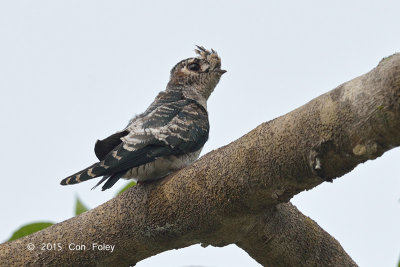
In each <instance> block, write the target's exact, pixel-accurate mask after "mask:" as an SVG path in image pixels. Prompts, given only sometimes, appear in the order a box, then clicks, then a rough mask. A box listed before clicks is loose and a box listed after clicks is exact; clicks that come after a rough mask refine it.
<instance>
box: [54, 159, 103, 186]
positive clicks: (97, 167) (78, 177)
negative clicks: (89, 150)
mask: <svg viewBox="0 0 400 267" xmlns="http://www.w3.org/2000/svg"><path fill="white" fill-rule="evenodd" d="M105 170H106V169H105V168H104V167H102V166H101V164H100V162H97V163H95V164H93V165H92V166H89V167H87V168H86V169H84V170H82V171H80V172H77V173H75V174H73V175H71V176H68V177H67V178H65V179H63V180H62V181H61V183H60V184H61V185H68V184H77V183H80V182H84V181H87V180H90V179H93V178H96V177H100V176H103V175H104V174H105V173H104V171H105Z"/></svg>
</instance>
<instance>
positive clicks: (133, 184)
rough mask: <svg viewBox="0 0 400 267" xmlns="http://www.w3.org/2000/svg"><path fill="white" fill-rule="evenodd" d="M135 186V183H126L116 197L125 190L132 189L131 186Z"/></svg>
mask: <svg viewBox="0 0 400 267" xmlns="http://www.w3.org/2000/svg"><path fill="white" fill-rule="evenodd" d="M135 185H136V183H135V182H130V183H128V184H127V185H125V186H124V187H123V188H122V189H121V190H120V191H119V192H118V193H117V195H119V194H121V193H122V192H124V191H125V190H126V189H128V188H130V187H132V186H135Z"/></svg>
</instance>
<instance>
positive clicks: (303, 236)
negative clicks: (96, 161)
mask: <svg viewBox="0 0 400 267" xmlns="http://www.w3.org/2000/svg"><path fill="white" fill-rule="evenodd" d="M399 145H400V54H395V55H393V56H390V57H388V58H385V59H383V60H382V61H381V62H380V63H379V65H378V66H377V67H376V68H374V69H373V70H371V71H370V72H368V73H367V74H365V75H362V76H360V77H358V78H355V79H353V80H351V81H349V82H347V83H344V84H342V85H340V86H339V87H337V88H336V89H334V90H332V91H330V92H328V93H326V94H324V95H321V96H319V97H318V98H315V99H314V100H312V101H310V102H309V103H307V104H305V105H304V106H302V107H300V108H297V109H296V110H294V111H292V112H290V113H288V114H286V115H284V116H281V117H279V118H277V119H274V120H272V121H269V122H267V123H263V124H261V125H260V126H258V127H257V128H255V129H254V130H252V131H251V132H249V133H248V134H246V135H245V136H243V137H241V138H239V139H238V140H236V141H234V142H232V143H231V144H229V145H227V146H224V147H222V148H220V149H218V150H215V151H212V152H210V153H208V154H207V155H205V156H203V157H202V158H201V159H200V160H198V161H197V162H196V163H195V164H193V165H192V166H190V167H188V168H185V169H183V170H181V171H179V172H176V173H174V174H171V175H170V176H168V177H166V178H165V179H162V180H161V181H156V182H153V183H148V184H143V185H139V186H136V187H133V188H131V189H130V190H127V191H126V192H125V193H123V194H121V195H119V196H117V197H116V198H114V199H112V200H110V201H108V202H106V203H105V204H103V205H101V206H99V207H97V208H95V209H93V210H90V211H88V212H85V213H83V214H81V215H79V216H77V217H74V218H71V219H69V220H67V221H64V222H61V223H59V224H56V225H54V226H52V227H49V228H47V229H44V230H42V231H40V232H37V233H35V234H32V235H30V236H27V237H24V238H21V239H18V240H15V241H12V242H8V243H4V244H2V245H0V265H7V266H22V265H25V266H38V265H46V266H49V265H50V266H53V265H61V266H64V265H69V266H93V265H98V266H110V265H111V266H128V265H134V264H135V263H137V262H138V261H140V260H143V259H145V258H147V257H150V256H152V255H155V254H157V253H160V252H163V251H166V250H170V249H177V248H183V247H186V246H189V245H192V244H198V243H203V244H204V245H207V244H211V245H213V246H225V245H228V244H232V243H235V244H237V245H238V246H239V247H241V248H243V249H244V250H246V251H247V252H248V253H249V254H250V256H252V257H253V258H254V259H255V260H257V261H258V262H259V263H261V264H262V265H264V266H355V265H356V264H355V263H354V262H353V261H352V259H351V258H350V257H349V256H348V255H347V254H346V252H345V251H344V250H343V248H342V247H341V246H340V244H339V243H338V242H337V241H336V240H335V239H334V238H333V237H331V236H330V235H329V234H327V233H326V232H325V231H324V230H322V229H321V228H320V227H319V226H318V225H317V224H316V223H315V222H313V221H312V220H311V219H309V218H308V217H306V216H304V215H302V214H301V213H300V212H299V211H297V209H296V208H295V207H294V206H292V205H291V204H290V203H287V202H288V201H289V200H290V199H291V198H292V197H293V196H294V195H295V194H297V193H299V192H301V191H304V190H308V189H311V188H313V187H315V186H317V185H319V184H320V183H322V182H323V181H331V180H332V179H335V178H337V177H340V176H342V175H344V174H345V173H348V172H350V171H351V170H352V169H353V168H355V167H356V166H357V165H358V164H360V163H362V162H365V161H367V160H371V159H375V158H377V157H379V156H381V155H382V154H383V153H384V152H385V151H388V150H390V149H392V148H394V147H396V146H399ZM29 243H31V244H33V245H35V249H34V250H32V251H30V250H28V249H27V245H28V244H29ZM43 243H45V244H46V243H60V245H61V247H62V249H61V250H60V251H58V249H55V250H54V249H53V250H41V248H42V244H43ZM72 243H73V244H76V245H79V244H84V245H85V246H86V250H85V251H76V250H70V249H69V248H68V246H69V245H70V244H72ZM93 243H98V244H103V243H104V244H108V245H115V249H114V251H113V252H109V251H98V250H93V249H92V244H93Z"/></svg>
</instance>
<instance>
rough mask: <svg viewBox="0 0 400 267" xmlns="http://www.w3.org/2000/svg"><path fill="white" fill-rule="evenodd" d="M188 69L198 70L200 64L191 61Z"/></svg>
mask: <svg viewBox="0 0 400 267" xmlns="http://www.w3.org/2000/svg"><path fill="white" fill-rule="evenodd" d="M188 69H189V70H192V71H199V70H200V65H199V64H197V63H192V64H190V65H189V66H188Z"/></svg>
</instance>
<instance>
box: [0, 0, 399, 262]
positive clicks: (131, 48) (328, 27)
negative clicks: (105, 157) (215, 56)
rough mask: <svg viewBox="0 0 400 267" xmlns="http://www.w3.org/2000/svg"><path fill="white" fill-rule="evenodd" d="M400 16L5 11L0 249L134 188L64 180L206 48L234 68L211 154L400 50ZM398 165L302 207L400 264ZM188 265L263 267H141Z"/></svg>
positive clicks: (139, 8) (268, 4) (127, 6)
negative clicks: (33, 225) (176, 69)
mask: <svg viewBox="0 0 400 267" xmlns="http://www.w3.org/2000/svg"><path fill="white" fill-rule="evenodd" d="M322 2H323V3H322ZM399 10H400V2H399V1H335V2H333V1H329V2H328V1H141V2H139V1H11V0H9V1H1V2H0V125H1V126H0V129H1V131H0V146H1V151H2V153H1V154H0V168H1V172H2V174H1V176H2V177H1V182H2V184H1V187H0V203H1V204H0V205H1V211H2V215H1V217H2V219H1V220H0V229H1V231H0V240H1V241H3V240H5V239H7V238H9V236H10V235H11V233H12V232H13V231H14V230H16V229H17V228H18V227H19V226H21V225H22V224H26V223H29V222H34V221H43V220H46V221H53V222H60V221H63V220H65V219H67V218H69V217H71V216H72V214H73V209H74V203H75V197H76V196H79V197H80V198H81V200H82V201H83V202H84V203H85V204H86V205H88V206H90V207H96V206H98V205H100V204H102V203H104V202H105V201H107V200H109V199H110V198H112V197H113V196H114V194H115V192H116V191H118V190H119V189H120V188H121V187H123V185H124V184H125V182H119V183H117V184H116V185H115V186H114V188H113V189H112V190H108V191H106V192H102V191H101V190H99V189H98V190H90V189H91V188H92V186H94V184H95V183H96V182H97V180H96V181H89V182H85V183H82V184H80V185H76V186H69V187H62V186H60V185H59V182H60V180H61V179H62V178H64V177H66V176H68V175H70V174H72V173H75V172H77V171H79V170H81V169H83V168H84V167H86V166H88V165H89V164H92V163H93V162H95V161H96V157H95V154H94V152H93V146H94V143H95V141H96V140H97V139H99V138H100V139H101V138H104V137H107V136H108V135H109V134H112V133H114V132H115V131H117V130H121V129H122V128H123V127H125V126H126V123H127V122H128V120H129V119H130V118H131V117H133V116H134V115H135V114H137V113H140V112H142V111H144V109H145V108H146V107H147V106H148V105H149V104H150V102H151V101H152V100H153V99H154V97H155V96H156V94H157V93H158V92H159V91H161V90H164V88H165V86H166V84H167V82H168V77H169V71H170V69H171V68H172V67H173V66H174V65H175V63H177V62H178V61H180V60H181V59H184V58H188V57H192V56H194V52H193V49H194V45H195V44H199V45H203V46H205V47H206V48H210V47H212V48H214V49H216V50H217V51H218V52H219V55H220V56H221V58H222V65H223V68H224V69H227V70H228V72H227V73H226V74H225V75H224V76H223V77H222V79H221V82H220V84H219V85H218V86H217V88H216V90H215V91H214V93H213V95H211V97H210V99H209V102H208V107H209V116H210V124H211V133H210V139H209V141H208V143H207V144H206V146H205V148H204V150H203V154H204V153H207V152H209V151H210V150H213V149H216V148H218V147H220V146H223V145H225V144H228V143H230V142H231V141H233V140H235V139H237V138H238V137H240V136H242V135H243V134H245V133H247V132H248V131H250V130H251V129H253V128H255V127H256V126H257V125H259V124H260V123H261V122H264V121H268V120H271V119H273V118H275V117H277V116H280V115H283V114H285V113H287V112H289V111H291V110H293V109H294V108H296V107H299V106H301V105H303V104H305V103H306V102H308V101H310V100H311V99H312V98H314V97H317V96H319V95H321V94H322V93H324V92H326V91H328V90H331V89H333V88H335V87H336V86H338V85H339V84H341V83H343V82H345V81H348V80H350V79H352V78H354V77H356V76H359V75H361V74H364V73H365V72H367V71H369V70H370V69H372V68H373V67H375V66H376V65H377V64H378V62H379V61H380V60H381V59H382V58H383V57H385V56H389V55H391V54H393V53H394V52H399V51H400V34H399V33H400V29H399V26H400V16H399ZM399 159H400V150H399V149H398V148H397V149H394V150H392V151H390V152H388V153H386V154H385V155H384V156H383V157H381V158H379V159H377V160H375V161H370V162H367V163H366V164H362V165H360V166H358V167H357V168H356V169H355V170H354V171H353V172H352V173H350V174H348V175H346V176H345V177H343V178H341V179H337V180H335V181H334V182H333V184H328V183H324V184H322V185H320V186H318V187H317V188H315V189H313V190H311V191H308V192H303V193H301V194H300V195H298V196H296V197H295V198H294V199H293V203H294V204H295V205H296V206H297V207H298V208H299V209H300V210H301V211H302V212H303V213H304V214H305V215H308V216H310V217H311V218H312V219H314V220H315V221H316V222H317V223H318V224H319V225H320V226H321V227H323V228H324V229H325V230H326V231H327V232H329V233H330V234H332V235H333V236H334V237H335V238H336V239H338V240H339V242H340V243H341V244H342V246H343V247H344V249H345V250H346V251H347V252H348V253H349V254H350V256H351V257H352V258H353V259H354V260H355V261H356V262H357V263H358V264H359V265H360V266H395V264H396V262H397V261H398V258H399V255H400V202H399V199H400V179H399V173H400V165H399V164H398V163H399ZM49 242H53V240H49ZM187 265H203V266H259V264H257V263H256V262H255V261H254V260H252V259H251V258H250V257H249V256H248V255H247V254H246V253H245V252H243V251H242V250H240V249H239V248H236V247H235V246H233V245H231V246H229V247H226V248H222V249H221V248H210V247H209V248H206V249H204V248H201V247H200V246H192V247H190V248H187V249H181V250H176V251H171V252H166V253H163V254H161V255H158V256H155V257H152V258H150V259H147V260H144V261H142V262H140V263H138V264H137V266H139V267H145V266H187Z"/></svg>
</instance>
